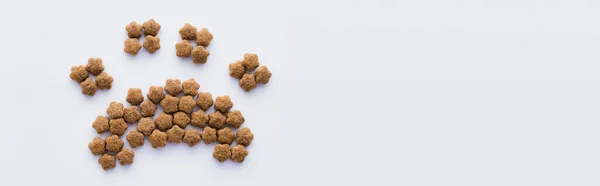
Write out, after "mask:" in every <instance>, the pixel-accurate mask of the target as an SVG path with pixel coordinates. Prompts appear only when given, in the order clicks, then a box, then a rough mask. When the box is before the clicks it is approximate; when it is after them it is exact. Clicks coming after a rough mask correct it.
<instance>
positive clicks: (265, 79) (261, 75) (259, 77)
mask: <svg viewBox="0 0 600 186" xmlns="http://www.w3.org/2000/svg"><path fill="white" fill-rule="evenodd" d="M254 74H255V75H254V76H255V79H256V83H262V84H267V83H269V79H271V76H272V75H273V74H271V71H269V68H267V67H266V66H261V67H258V69H256V72H255V73H254Z"/></svg>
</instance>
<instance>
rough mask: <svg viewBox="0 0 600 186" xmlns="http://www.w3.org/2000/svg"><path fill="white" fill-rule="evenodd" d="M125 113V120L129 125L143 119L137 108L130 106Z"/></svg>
mask: <svg viewBox="0 0 600 186" xmlns="http://www.w3.org/2000/svg"><path fill="white" fill-rule="evenodd" d="M123 113H124V114H123V119H125V122H127V123H135V122H136V121H138V120H140V118H142V115H140V111H139V110H138V107H137V106H129V107H127V108H125V110H123Z"/></svg>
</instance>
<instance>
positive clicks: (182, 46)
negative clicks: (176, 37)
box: [175, 40, 194, 57]
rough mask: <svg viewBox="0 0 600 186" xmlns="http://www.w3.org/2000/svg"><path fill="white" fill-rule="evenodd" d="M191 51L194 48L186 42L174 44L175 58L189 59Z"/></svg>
mask: <svg viewBox="0 0 600 186" xmlns="http://www.w3.org/2000/svg"><path fill="white" fill-rule="evenodd" d="M193 49H194V46H192V44H190V42H189V41H188V40H183V41H181V42H179V43H175V55H177V57H190V55H192V50H193Z"/></svg>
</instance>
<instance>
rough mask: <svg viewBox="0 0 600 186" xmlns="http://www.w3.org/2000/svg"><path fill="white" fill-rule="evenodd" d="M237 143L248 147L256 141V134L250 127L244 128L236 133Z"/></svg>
mask: <svg viewBox="0 0 600 186" xmlns="http://www.w3.org/2000/svg"><path fill="white" fill-rule="evenodd" d="M235 135H236V137H237V138H236V141H237V143H238V144H240V145H243V146H248V145H250V143H251V142H252V140H253V139H254V134H252V131H250V129H249V128H248V127H244V128H243V129H240V130H238V131H237V132H236V133H235Z"/></svg>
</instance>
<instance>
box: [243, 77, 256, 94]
mask: <svg viewBox="0 0 600 186" xmlns="http://www.w3.org/2000/svg"><path fill="white" fill-rule="evenodd" d="M239 85H240V87H242V89H244V91H246V92H249V91H251V90H252V89H254V88H256V80H255V79H254V74H244V76H243V77H242V79H240V83H239Z"/></svg>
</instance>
